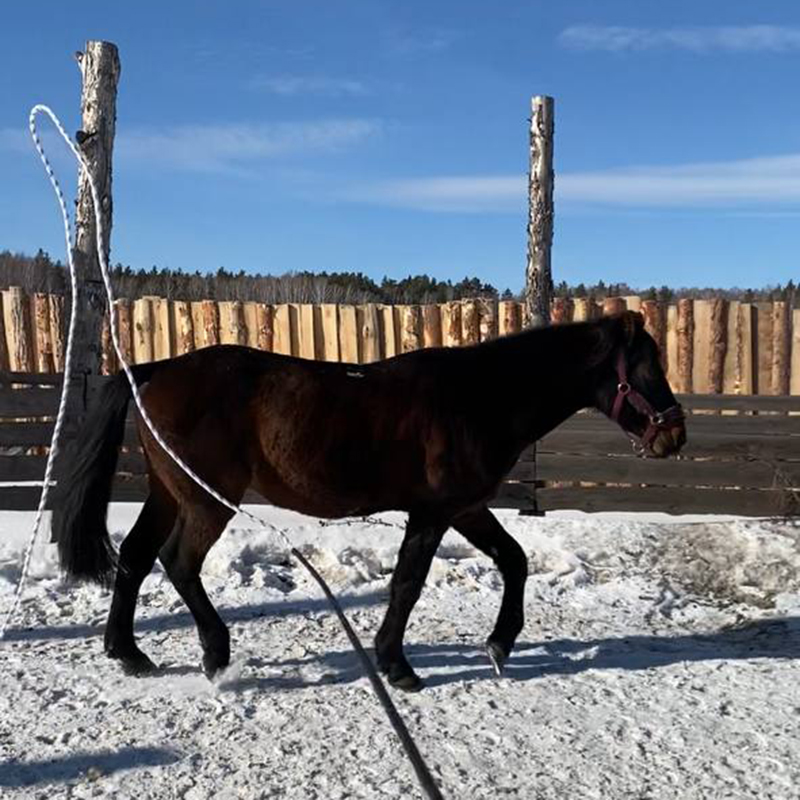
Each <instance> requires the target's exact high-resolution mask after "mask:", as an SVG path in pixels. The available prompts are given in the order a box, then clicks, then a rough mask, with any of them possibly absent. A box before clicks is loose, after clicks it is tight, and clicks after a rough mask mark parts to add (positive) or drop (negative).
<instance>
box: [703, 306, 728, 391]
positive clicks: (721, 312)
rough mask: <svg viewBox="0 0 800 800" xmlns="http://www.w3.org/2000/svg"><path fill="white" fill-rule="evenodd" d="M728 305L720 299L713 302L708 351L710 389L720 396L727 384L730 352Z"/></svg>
mask: <svg viewBox="0 0 800 800" xmlns="http://www.w3.org/2000/svg"><path fill="white" fill-rule="evenodd" d="M727 311H728V308H727V303H726V302H725V300H723V299H722V298H720V297H716V298H714V299H713V300H712V301H711V311H710V324H709V336H710V340H711V341H710V344H709V350H708V389H709V391H710V392H711V393H712V394H720V393H721V392H722V390H723V387H724V384H725V356H726V355H727V351H728V315H727Z"/></svg>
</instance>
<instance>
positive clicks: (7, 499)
mask: <svg viewBox="0 0 800 800" xmlns="http://www.w3.org/2000/svg"><path fill="white" fill-rule="evenodd" d="M83 380H84V379H82V378H79V379H76V390H77V392H76V393H77V395H78V396H84V397H87V398H89V400H88V401H87V402H90V398H91V395H92V393H93V392H94V390H96V388H97V386H99V385H100V384H101V383H102V382H103V381H104V380H107V378H102V377H98V378H90V379H89V382H88V383H87V384H84V383H83ZM60 386H61V376H60V375H56V374H49V375H48V374H41V373H26V374H20V373H7V372H6V373H0V508H2V509H32V508H35V507H36V503H37V501H38V497H39V492H40V489H39V487H38V486H31V485H28V486H26V485H23V484H25V483H26V482H36V481H41V480H42V477H43V475H44V465H45V458H46V453H47V446H48V444H49V442H50V436H51V434H52V430H53V418H54V415H55V412H56V406H57V402H58V394H59V393H58V391H57V390H58V389H59V388H60ZM679 400H680V402H681V403H682V404H683V406H684V408H685V409H686V411H687V430H688V444H687V445H686V447H685V448H684V450H683V451H682V453H681V458H680V459H664V460H660V459H642V458H639V457H637V456H636V455H634V453H633V452H632V449H631V446H630V443H629V441H628V439H627V438H626V437H625V436H624V434H623V433H622V432H621V431H620V429H619V428H618V427H617V426H616V425H614V424H612V423H611V422H609V421H608V420H607V419H606V418H605V417H603V416H602V415H600V414H597V413H595V412H582V413H580V414H576V415H575V416H573V417H572V418H571V419H569V420H568V421H567V422H565V423H564V424H563V425H561V426H559V427H558V428H557V429H556V430H554V431H552V432H551V433H550V434H548V435H547V436H545V437H544V438H543V439H541V440H540V441H539V442H538V443H537V448H536V456H535V460H534V455H533V449H532V448H531V449H530V450H528V451H526V452H525V453H523V455H522V457H521V458H520V460H519V462H518V463H517V465H516V466H515V467H514V469H513V470H512V471H511V473H510V474H509V475H508V478H507V480H506V482H505V483H504V484H503V486H502V487H501V490H500V492H499V494H498V496H497V498H496V500H495V501H494V503H493V504H492V505H494V506H495V507H506V508H517V509H520V510H523V511H532V510H542V511H546V510H554V509H564V508H570V509H578V510H583V511H664V512H667V513H673V514H685V513H725V514H741V515H748V516H773V515H800V401H798V399H797V398H796V397H791V396H785V395H784V396H752V397H748V396H744V395H694V394H693V395H679ZM2 484H6V485H2ZM9 484H15V485H9ZM147 491H148V490H147V477H146V474H145V463H144V457H143V455H142V452H141V448H140V445H139V439H138V432H137V426H136V411H135V409H134V408H133V406H132V407H131V411H130V412H129V416H128V420H127V423H126V429H125V438H124V442H123V452H122V454H121V457H120V460H119V464H118V467H117V478H116V481H115V485H114V492H113V499H114V500H116V501H139V502H140V501H142V500H144V499H145V498H146V496H147ZM245 502H254V503H258V502H264V501H263V499H261V498H260V496H258V495H256V494H254V493H252V492H251V493H248V495H247V496H246V497H245Z"/></svg>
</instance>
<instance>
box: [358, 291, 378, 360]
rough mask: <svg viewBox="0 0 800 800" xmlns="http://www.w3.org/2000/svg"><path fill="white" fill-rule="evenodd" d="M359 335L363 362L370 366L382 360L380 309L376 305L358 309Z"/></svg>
mask: <svg viewBox="0 0 800 800" xmlns="http://www.w3.org/2000/svg"><path fill="white" fill-rule="evenodd" d="M356 316H357V320H358V335H359V339H360V340H361V361H362V363H363V364H370V363H372V362H373V361H379V360H380V358H381V342H380V327H379V322H378V309H377V308H376V307H375V304H374V303H369V304H367V305H361V306H358V307H357V308H356Z"/></svg>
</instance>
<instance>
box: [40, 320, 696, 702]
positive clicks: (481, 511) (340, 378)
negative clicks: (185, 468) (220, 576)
mask: <svg viewBox="0 0 800 800" xmlns="http://www.w3.org/2000/svg"><path fill="white" fill-rule="evenodd" d="M133 372H134V376H135V378H136V381H137V384H139V385H141V386H142V389H143V398H144V401H145V404H146V407H147V408H148V411H149V413H150V415H151V416H152V419H153V421H154V422H155V424H156V426H157V428H158V429H159V431H160V432H161V433H162V435H164V437H165V438H166V439H167V441H168V442H169V443H170V444H171V445H172V446H173V447H174V449H175V450H176V451H177V452H178V453H179V454H180V455H181V457H182V458H183V459H184V460H185V461H186V462H187V463H188V464H190V465H191V466H192V467H193V469H194V470H195V471H196V472H197V473H198V474H199V475H200V476H201V477H203V478H204V479H205V480H206V481H207V482H208V483H209V484H210V485H212V486H214V487H215V488H216V489H217V490H218V491H219V492H221V493H222V494H223V495H224V496H225V497H226V498H228V499H229V500H231V501H233V502H236V503H238V502H240V501H241V498H242V497H243V495H244V493H245V490H246V489H247V488H248V487H253V488H255V489H256V490H257V491H258V492H260V493H261V494H262V495H263V496H264V498H265V499H266V500H268V501H269V502H270V503H272V504H274V505H277V506H282V507H284V508H289V509H293V510H295V511H299V512H302V513H304V514H309V515H311V516H315V517H324V518H336V517H347V516H361V515H366V514H372V513H374V512H378V511H386V510H399V511H404V512H407V513H408V522H407V527H406V532H405V537H404V539H403V543H402V546H401V548H400V553H399V556H398V560H397V566H396V568H395V570H394V573H393V575H392V580H391V593H390V601H389V607H388V610H387V612H386V617H385V619H384V621H383V624H382V625H381V627H380V630H379V631H378V634H377V637H376V639H375V650H376V655H377V661H378V665H379V667H380V668H381V669H382V670H383V671H384V673H385V674H387V675H388V679H389V681H390V683H392V684H393V685H395V686H399V687H401V688H405V689H415V688H418V687H419V686H420V685H421V684H420V681H419V679H418V678H417V676H416V674H415V673H414V671H413V669H412V668H411V666H410V664H409V663H408V661H407V660H406V658H405V656H404V654H403V636H404V632H405V628H406V623H407V621H408V618H409V615H410V613H411V610H412V608H413V607H414V604H415V602H416V601H417V598H418V597H419V595H420V592H421V590H422V586H423V584H424V582H425V578H426V576H427V573H428V569H429V567H430V564H431V561H432V559H433V556H434V553H435V552H436V549H437V547H438V545H439V542H440V541H441V539H442V536H443V535H444V533H445V531H446V530H447V529H448V528H450V527H452V528H454V529H455V530H456V531H458V532H459V533H461V534H462V535H463V536H464V537H465V538H466V539H467V540H468V541H469V542H470V543H471V544H472V545H474V546H475V547H476V548H478V549H479V550H481V551H482V552H484V553H485V554H487V555H488V556H489V557H491V558H492V559H493V560H494V562H495V564H496V565H497V567H498V569H499V570H500V572H501V574H502V577H503V581H504V592H503V598H502V603H501V608H500V612H499V616H498V618H497V623H496V625H495V628H494V630H493V632H492V634H491V635H490V637H489V639H488V643H487V647H488V651H489V654H490V657H491V658H492V660H493V662H494V663H495V666H496V668H498V670H499V669H500V668H501V667H502V664H503V662H504V661H505V660H506V659H507V658H508V656H509V654H510V653H511V650H512V648H513V645H514V642H515V640H516V638H517V635H518V634H519V632H520V630H521V629H522V624H523V594H524V586H525V581H526V578H527V572H528V569H527V562H526V558H525V554H524V552H523V550H522V548H521V547H520V546H519V545H518V544H517V543H516V542H515V541H514V540H513V539H512V538H511V536H509V534H508V533H507V532H506V531H505V530H504V529H503V528H502V526H501V525H500V523H499V522H498V521H497V519H496V518H495V517H494V515H493V514H492V513H491V511H489V508H488V506H487V504H488V503H489V502H490V501H491V500H492V498H493V497H494V496H495V494H496V492H497V490H498V488H499V486H500V484H501V482H502V481H503V478H504V476H505V475H506V474H507V473H508V472H509V471H510V470H511V468H512V467H513V466H514V464H515V462H516V461H517V459H518V458H519V456H520V453H521V452H522V450H523V449H524V448H525V447H527V446H528V445H530V444H531V443H532V442H534V441H536V440H537V439H539V438H540V437H541V436H543V435H544V434H546V433H547V432H548V431H551V430H552V429H553V428H555V427H556V426H557V425H558V424H560V423H561V422H563V421H564V420H566V419H567V418H568V417H570V416H571V415H572V414H574V413H575V412H576V411H578V410H579V409H582V408H586V407H593V408H596V409H599V410H600V411H602V412H604V413H606V414H607V415H609V416H610V417H612V418H613V419H614V420H615V421H616V422H618V423H619V425H620V426H621V427H622V428H623V429H624V430H625V431H626V432H628V433H629V434H630V435H632V436H635V437H638V438H639V440H640V442H641V445H642V447H643V449H645V450H647V452H648V454H650V455H653V456H658V457H663V456H666V455H669V454H670V453H675V452H677V451H678V450H679V449H680V447H681V446H682V445H683V443H684V442H685V439H686V435H685V429H684V422H683V415H682V413H681V411H680V406H678V405H677V403H676V401H675V397H674V396H673V394H672V392H671V390H670V387H669V384H668V383H667V380H666V378H665V376H664V372H663V370H662V368H661V365H660V362H659V353H658V349H657V347H656V344H655V342H654V341H653V339H652V338H651V337H650V335H649V334H648V333H647V332H646V331H645V330H644V321H643V318H642V317H641V315H639V314H635V313H633V312H626V313H624V314H621V315H618V316H615V317H606V318H604V319H600V320H597V321H593V322H587V323H579V324H572V325H563V326H555V327H546V328H540V329H536V330H531V331H526V332H523V333H520V334H516V335H513V336H508V337H503V338H499V339H494V340H492V341H488V342H485V343H482V344H480V345H475V346H472V347H463V348H437V349H428V350H418V351H415V352H412V353H407V354H404V355H400V356H396V357H394V358H390V359H387V360H385V361H379V362H376V363H373V364H368V365H367V364H365V365H352V364H338V363H325V362H315V361H306V360H303V359H299V358H293V357H290V356H283V355H276V354H273V353H266V352H261V351H258V350H252V349H249V348H247V347H239V346H233V345H227V346H218V347H209V348H206V349H202V350H198V351H196V352H193V353H190V354H187V355H184V356H180V357H178V358H173V359H168V360H165V361H159V362H154V363H150V364H142V365H139V366H136V367H134V368H133ZM130 396H131V393H130V387H129V385H128V381H127V379H126V377H125V375H124V374H120V375H119V376H117V377H116V378H114V379H113V380H111V381H110V382H109V384H107V385H106V386H105V387H104V388H103V390H102V391H101V393H100V395H99V397H98V399H97V402H96V403H95V405H94V408H93V410H92V411H91V412H90V415H89V417H88V419H87V421H86V423H85V427H84V428H83V430H82V432H81V433H80V435H79V436H78V437H77V440H76V445H75V448H74V450H73V452H72V454H71V457H70V458H69V459H68V460H67V463H68V467H67V468H66V470H65V474H64V475H63V476H62V478H61V479H60V480H59V485H58V491H57V495H56V502H55V503H54V516H53V526H54V535H55V538H56V539H57V541H58V547H59V554H60V560H61V565H62V567H63V569H64V570H65V571H66V572H67V573H68V574H69V575H71V576H74V577H75V578H78V579H88V580H95V581H99V582H101V583H102V582H107V583H110V582H111V579H112V577H113V576H114V569H115V567H116V577H115V578H114V595H113V599H112V602H111V610H110V613H109V618H108V625H107V627H106V633H105V650H106V653H107V654H108V655H109V656H111V657H112V658H116V659H120V660H121V662H122V665H123V667H124V668H125V670H126V671H128V672H132V673H142V672H146V671H149V670H152V669H153V668H154V665H153V663H152V662H151V661H150V659H149V658H148V657H147V656H146V655H145V654H144V653H143V652H142V651H141V650H140V649H139V648H138V646H137V644H136V642H135V639H134V635H133V621H134V611H135V606H136V600H137V596H138V593H139V588H140V586H141V583H142V581H143V580H144V578H145V576H146V575H147V574H148V573H149V572H150V570H151V569H152V567H153V564H154V563H155V560H156V558H159V559H160V560H161V563H162V564H163V566H164V569H165V570H166V573H167V575H168V576H169V578H170V579H171V581H172V582H173V584H174V585H175V588H176V589H177V591H178V592H179V594H180V596H181V597H182V598H183V600H184V601H185V603H186V605H187V606H188V607H189V610H190V611H191V613H192V615H193V617H194V619H195V621H196V623H197V627H198V630H199V634H200V642H201V644H202V648H203V665H204V668H205V671H206V673H207V674H208V675H209V676H213V675H214V674H215V673H217V672H218V671H219V670H221V669H223V668H224V667H226V666H227V665H228V663H229V659H230V639H229V634H228V630H227V628H226V626H225V624H224V623H223V622H222V620H221V619H220V617H219V616H218V614H217V612H216V610H215V609H214V607H213V606H212V604H211V602H210V601H209V599H208V597H207V595H206V593H205V590H204V588H203V584H202V582H201V579H200V569H201V567H202V564H203V560H204V559H205V557H206V554H207V553H208V551H209V548H210V547H211V546H212V545H213V544H214V542H215V541H216V540H217V539H218V538H219V536H220V534H221V533H222V530H223V528H224V527H225V525H226V523H227V522H228V520H229V519H230V518H231V516H232V514H231V512H230V511H229V510H228V509H227V508H225V507H223V506H222V505H221V504H219V503H218V502H217V501H216V500H214V499H213V498H212V497H210V496H209V495H208V494H207V493H206V492H205V491H204V490H203V489H201V488H200V487H198V486H197V485H196V484H195V483H194V482H193V481H192V480H191V479H190V478H188V477H187V476H186V475H185V474H183V472H182V471H181V470H180V469H179V468H178V467H177V466H176V465H175V464H174V463H173V462H172V460H171V459H170V458H169V457H168V456H167V455H166V454H165V453H164V452H163V451H162V450H161V449H160V448H159V446H158V444H157V443H156V442H155V440H154V439H153V437H152V435H151V434H150V432H149V431H148V430H147V428H146V427H145V426H144V425H143V424H142V423H141V422H140V425H139V430H140V437H141V441H142V445H143V447H144V452H145V457H146V460H147V464H148V474H149V488H150V494H149V497H148V498H147V500H146V502H145V503H144V507H143V508H142V511H141V514H140V516H139V518H138V519H137V521H136V523H135V525H134V526H133V528H132V530H131V531H130V533H129V534H128V536H127V537H126V538H125V540H124V541H123V543H122V546H121V548H120V551H119V554H118V556H115V554H114V552H113V550H112V547H111V543H110V539H109V534H108V530H107V527H106V510H107V506H108V502H109V498H110V495H111V482H112V477H113V474H114V470H115V466H116V462H117V458H118V451H119V447H120V444H121V441H122V437H123V429H124V422H125V416H126V410H127V406H128V402H129V400H130ZM65 460H66V459H65Z"/></svg>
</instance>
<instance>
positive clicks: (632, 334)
mask: <svg viewBox="0 0 800 800" xmlns="http://www.w3.org/2000/svg"><path fill="white" fill-rule="evenodd" d="M622 330H623V331H624V332H625V341H626V342H627V343H628V344H629V345H630V344H633V340H634V339H635V338H636V334H637V333H640V332H641V331H643V330H644V316H643V315H642V314H641V313H640V312H638V311H625V312H623V314H622Z"/></svg>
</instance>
